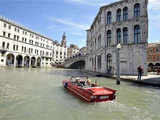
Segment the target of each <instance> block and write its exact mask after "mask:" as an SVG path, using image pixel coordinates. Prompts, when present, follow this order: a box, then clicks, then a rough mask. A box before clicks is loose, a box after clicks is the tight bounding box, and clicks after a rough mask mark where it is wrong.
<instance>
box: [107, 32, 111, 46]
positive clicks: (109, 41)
mask: <svg viewBox="0 0 160 120" xmlns="http://www.w3.org/2000/svg"><path fill="white" fill-rule="evenodd" d="M111 39H112V32H111V30H108V31H107V47H108V46H110V45H111Z"/></svg>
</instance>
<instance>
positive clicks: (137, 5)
mask: <svg viewBox="0 0 160 120" xmlns="http://www.w3.org/2000/svg"><path fill="white" fill-rule="evenodd" d="M134 16H135V17H138V16H140V4H139V3H136V4H135V5H134Z"/></svg>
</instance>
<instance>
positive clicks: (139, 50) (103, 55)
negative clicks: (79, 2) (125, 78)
mask: <svg viewBox="0 0 160 120" xmlns="http://www.w3.org/2000/svg"><path fill="white" fill-rule="evenodd" d="M147 5H148V0H121V1H118V2H115V3H112V4H109V5H105V6H102V7H101V8H100V10H99V12H98V14H97V16H96V18H95V20H94V22H93V24H92V25H91V27H90V29H89V30H87V55H88V56H87V58H86V69H87V70H90V71H96V72H101V73H109V74H116V71H117V70H116V69H117V67H116V64H117V62H116V51H117V45H118V44H119V43H120V44H121V46H122V48H121V49H120V73H121V74H128V75H136V74H137V67H138V66H139V65H142V66H143V68H144V72H145V74H147V44H148V13H147Z"/></svg>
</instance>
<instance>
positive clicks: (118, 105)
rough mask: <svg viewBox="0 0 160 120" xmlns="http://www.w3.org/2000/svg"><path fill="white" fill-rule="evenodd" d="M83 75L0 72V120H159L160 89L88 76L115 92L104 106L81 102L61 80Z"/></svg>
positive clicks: (74, 72)
mask: <svg viewBox="0 0 160 120" xmlns="http://www.w3.org/2000/svg"><path fill="white" fill-rule="evenodd" d="M71 75H85V73H83V72H80V71H78V70H63V69H0V120H160V89H159V88H154V87H146V86H138V85H136V84H133V83H127V82H121V85H120V86H117V85H115V80H111V79H108V78H103V77H101V78H97V77H91V78H90V79H91V80H93V81H94V80H96V79H97V80H98V83H99V84H100V85H102V86H109V87H111V88H113V89H116V90H118V92H117V93H118V94H117V99H116V100H115V101H113V102H108V103H92V104H88V103H85V102H82V101H81V100H79V99H77V98H76V97H74V96H72V95H70V94H68V92H67V91H65V90H64V89H63V87H62V80H64V79H68V78H69V77H70V76H71Z"/></svg>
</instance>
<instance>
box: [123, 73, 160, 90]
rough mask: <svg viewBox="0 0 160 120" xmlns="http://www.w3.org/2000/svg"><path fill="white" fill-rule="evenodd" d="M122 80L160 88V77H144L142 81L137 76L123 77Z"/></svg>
mask: <svg viewBox="0 0 160 120" xmlns="http://www.w3.org/2000/svg"><path fill="white" fill-rule="evenodd" d="M121 80H123V81H132V82H135V83H139V84H144V85H152V86H157V87H160V75H147V76H142V80H137V76H121Z"/></svg>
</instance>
